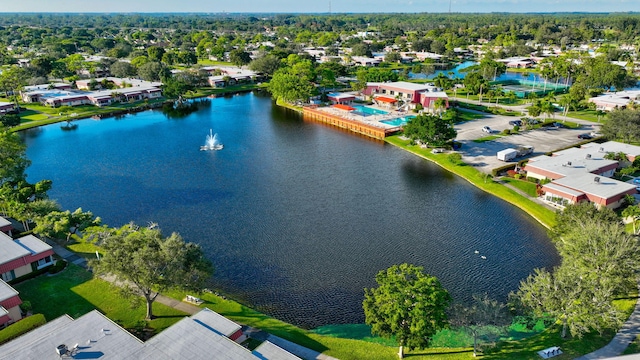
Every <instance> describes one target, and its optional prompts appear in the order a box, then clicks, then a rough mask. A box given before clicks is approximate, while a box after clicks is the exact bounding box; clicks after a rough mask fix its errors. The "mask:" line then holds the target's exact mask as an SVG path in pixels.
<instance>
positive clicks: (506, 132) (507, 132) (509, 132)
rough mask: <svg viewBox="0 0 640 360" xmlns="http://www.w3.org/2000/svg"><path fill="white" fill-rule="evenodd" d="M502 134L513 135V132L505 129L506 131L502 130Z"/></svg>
mask: <svg viewBox="0 0 640 360" xmlns="http://www.w3.org/2000/svg"><path fill="white" fill-rule="evenodd" d="M502 133H503V134H504V135H511V130H510V129H504V130H502Z"/></svg>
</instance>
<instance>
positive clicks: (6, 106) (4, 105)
mask: <svg viewBox="0 0 640 360" xmlns="http://www.w3.org/2000/svg"><path fill="white" fill-rule="evenodd" d="M14 111H16V104H14V103H12V102H3V101H0V114H6V113H11V112H14Z"/></svg>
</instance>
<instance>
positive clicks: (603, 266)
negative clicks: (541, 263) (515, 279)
mask: <svg viewBox="0 0 640 360" xmlns="http://www.w3.org/2000/svg"><path fill="white" fill-rule="evenodd" d="M550 235H551V237H552V239H553V240H554V242H555V244H556V247H557V249H558V253H559V254H560V255H561V256H562V258H563V261H562V264H561V265H560V266H558V267H557V268H555V270H554V271H553V273H550V272H548V271H546V270H544V269H543V270H539V269H537V270H536V272H535V274H534V275H531V276H529V278H527V279H526V280H525V281H523V282H521V284H520V288H519V290H518V297H519V298H520V300H521V302H522V304H523V305H525V306H527V307H528V308H530V309H531V310H532V311H533V312H534V314H536V315H542V314H545V313H546V314H550V315H552V316H554V317H556V318H558V319H560V320H561V321H562V326H563V328H562V337H565V336H566V333H567V329H569V330H570V331H571V334H572V335H573V336H578V337H580V336H582V335H583V334H584V333H586V332H588V331H590V330H597V331H600V332H602V331H603V330H604V329H607V328H611V327H615V326H618V325H619V324H620V323H621V322H622V320H621V318H622V314H621V313H620V311H619V310H618V309H616V308H615V307H614V306H613V300H614V297H615V296H616V295H618V294H621V293H625V292H626V291H628V289H629V288H630V287H633V286H634V282H635V280H634V279H635V276H634V271H635V267H636V264H637V263H638V261H639V260H640V255H639V253H640V252H639V251H638V250H639V249H640V247H639V245H638V241H637V239H636V238H635V237H634V236H632V235H630V234H628V233H627V232H626V231H625V229H624V226H623V225H622V224H621V223H620V221H619V219H618V218H617V216H616V214H615V213H614V212H613V211H612V210H610V209H608V208H603V209H602V210H598V209H596V208H595V207H594V206H593V205H591V204H589V203H581V204H577V205H570V206H567V207H566V209H565V211H564V212H561V213H558V214H557V215H556V225H555V226H554V227H553V229H552V230H551V232H550Z"/></svg>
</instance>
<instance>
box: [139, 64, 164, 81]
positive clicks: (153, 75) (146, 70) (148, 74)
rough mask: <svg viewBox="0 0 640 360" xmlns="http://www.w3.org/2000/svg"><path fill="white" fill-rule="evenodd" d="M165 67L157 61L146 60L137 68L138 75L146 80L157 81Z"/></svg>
mask: <svg viewBox="0 0 640 360" xmlns="http://www.w3.org/2000/svg"><path fill="white" fill-rule="evenodd" d="M164 72H165V67H164V66H162V64H161V63H159V62H155V61H153V62H148V63H146V64H144V65H142V66H140V67H139V68H138V75H139V76H140V77H141V78H142V79H144V80H147V81H158V80H160V79H161V78H162V75H163V73H164Z"/></svg>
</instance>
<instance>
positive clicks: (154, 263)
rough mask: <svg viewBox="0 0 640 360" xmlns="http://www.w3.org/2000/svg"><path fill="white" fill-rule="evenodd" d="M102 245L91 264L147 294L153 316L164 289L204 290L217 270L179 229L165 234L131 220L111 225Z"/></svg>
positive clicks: (131, 290) (131, 289) (132, 291)
mask: <svg viewBox="0 0 640 360" xmlns="http://www.w3.org/2000/svg"><path fill="white" fill-rule="evenodd" d="M103 230H104V229H103ZM99 245H100V246H101V247H102V248H103V249H104V255H103V256H102V258H101V259H100V260H93V261H91V262H90V267H91V268H92V269H93V270H94V273H95V274H96V276H102V275H107V276H108V275H112V276H114V277H115V278H116V280H117V281H118V282H120V283H122V284H124V286H125V287H124V289H125V291H127V292H128V293H130V294H132V295H140V294H141V295H143V296H144V298H145V300H146V303H147V319H149V320H150V319H153V302H154V301H155V300H156V298H157V297H158V295H159V294H160V292H162V291H165V290H168V289H182V290H185V291H194V292H201V291H202V290H203V288H204V286H205V284H206V282H207V281H208V280H209V278H210V277H211V275H212V273H213V267H212V265H211V263H210V262H209V260H208V259H207V258H206V257H205V256H204V253H203V252H202V249H201V248H200V246H198V245H196V244H194V243H188V242H185V241H184V240H183V239H182V237H181V236H180V235H178V234H177V233H173V234H171V236H169V237H164V236H162V233H161V232H160V230H159V229H157V228H144V227H138V226H136V225H135V224H129V225H125V226H123V227H121V228H119V229H110V230H108V231H106V233H103V234H102V236H101V239H100V240H99Z"/></svg>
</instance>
